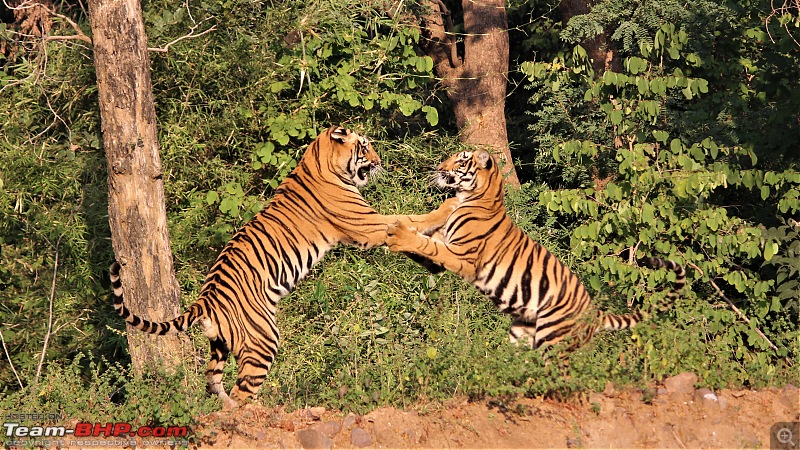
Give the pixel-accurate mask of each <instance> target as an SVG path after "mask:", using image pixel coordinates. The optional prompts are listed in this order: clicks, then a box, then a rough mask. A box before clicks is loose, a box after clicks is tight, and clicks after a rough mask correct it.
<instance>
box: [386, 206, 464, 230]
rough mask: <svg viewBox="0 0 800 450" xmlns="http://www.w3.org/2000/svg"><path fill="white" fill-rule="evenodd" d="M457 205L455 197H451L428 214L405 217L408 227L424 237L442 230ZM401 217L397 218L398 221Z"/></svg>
mask: <svg viewBox="0 0 800 450" xmlns="http://www.w3.org/2000/svg"><path fill="white" fill-rule="evenodd" d="M458 205H459V200H458V198H456V197H451V198H448V199H447V200H445V201H444V202H442V204H441V205H439V207H438V208H436V209H434V210H433V211H431V212H429V213H428V214H418V215H409V216H405V218H406V219H407V220H408V222H409V225H410V226H411V227H412V228H414V229H415V230H417V231H419V232H420V233H422V234H424V235H425V236H430V235H431V234H433V233H434V232H435V231H436V230H438V229H440V228H442V227H443V226H444V224H445V223H446V222H447V218H448V217H450V214H452V213H453V212H454V211H455V210H456V209H457V208H458ZM400 217H403V216H398V219H399V218H400Z"/></svg>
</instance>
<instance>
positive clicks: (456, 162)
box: [436, 150, 496, 192]
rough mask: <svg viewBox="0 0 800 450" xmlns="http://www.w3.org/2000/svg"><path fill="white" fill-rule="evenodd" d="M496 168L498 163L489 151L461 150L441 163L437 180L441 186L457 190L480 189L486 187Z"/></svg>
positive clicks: (437, 169) (469, 190)
mask: <svg viewBox="0 0 800 450" xmlns="http://www.w3.org/2000/svg"><path fill="white" fill-rule="evenodd" d="M494 170H496V164H495V163H494V160H493V159H492V156H491V155H490V154H489V153H488V152H486V151H483V150H479V151H474V152H459V153H456V154H455V155H453V156H451V157H450V158H448V159H447V160H445V161H444V162H443V163H441V164H439V166H438V167H437V168H436V171H437V175H438V176H437V178H436V182H437V184H438V185H439V187H441V188H446V189H455V190H456V191H457V192H472V191H478V190H482V189H484V188H485V185H486V183H488V180H489V178H490V175H491V172H492V171H494Z"/></svg>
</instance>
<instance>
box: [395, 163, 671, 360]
mask: <svg viewBox="0 0 800 450" xmlns="http://www.w3.org/2000/svg"><path fill="white" fill-rule="evenodd" d="M437 173H438V175H437V179H436V182H437V183H438V184H439V186H440V187H442V188H449V189H454V190H455V193H456V194H455V197H453V198H456V199H457V201H458V205H457V206H456V207H455V209H454V211H453V213H452V214H451V215H450V216H449V217H448V218H447V219H446V222H445V223H444V225H443V227H442V228H441V229H439V230H434V233H433V234H432V235H431V230H430V229H424V230H423V229H420V228H419V227H418V226H417V225H415V224H414V223H412V222H411V221H409V220H405V219H403V218H402V217H401V218H400V219H399V220H398V222H397V223H395V224H393V225H392V226H390V227H389V231H388V234H389V236H388V238H387V241H386V244H387V245H388V246H389V249H390V250H392V251H396V252H404V253H414V254H417V255H419V256H420V257H424V258H427V259H429V260H431V261H432V262H433V263H435V264H439V265H441V266H443V267H444V268H445V269H447V270H450V271H451V272H454V273H456V274H457V275H459V276H461V277H462V278H463V279H464V280H466V281H468V282H470V283H472V284H473V285H474V286H475V287H477V288H478V289H479V290H480V291H481V292H483V293H484V294H486V295H487V296H489V298H491V299H492V301H493V302H494V303H495V305H497V307H498V308H499V309H500V311H502V312H504V313H507V314H510V315H511V316H512V317H513V321H512V325H511V329H510V332H509V339H510V341H511V342H512V343H516V344H526V345H528V346H530V347H533V348H539V347H542V346H545V345H553V344H557V343H559V342H561V341H562V340H565V339H567V342H568V343H567V344H566V345H567V346H568V347H567V348H568V349H570V350H574V349H576V348H578V347H579V346H581V345H583V344H584V343H585V342H586V341H587V340H588V339H589V338H591V337H592V336H593V335H594V334H595V333H596V332H597V331H598V330H600V329H613V330H620V329H624V328H630V327H633V326H634V325H636V324H637V323H638V322H640V321H641V320H642V319H643V314H642V313H641V312H636V313H630V314H621V315H620V314H611V313H607V312H604V311H601V310H599V309H598V308H596V307H595V306H594V305H593V303H592V302H591V299H590V297H589V293H588V292H587V290H586V288H585V287H584V285H583V283H581V281H580V279H579V278H578V277H577V276H576V275H575V274H574V273H573V272H572V271H571V270H570V269H569V268H568V267H567V266H565V265H564V264H562V263H561V262H560V261H559V260H558V259H556V257H555V256H553V254H552V253H550V252H549V251H548V250H547V249H546V248H544V247H543V246H542V245H541V244H539V243H538V242H536V241H534V240H533V239H531V238H530V237H528V236H527V235H526V234H525V232H523V231H522V230H521V229H520V228H518V227H517V226H516V225H514V223H513V222H512V221H511V218H510V217H509V216H508V214H507V213H506V210H505V207H504V205H503V182H502V176H501V174H500V170H499V168H498V165H497V163H496V162H495V161H494V160H493V159H492V156H491V155H490V154H489V153H487V152H485V151H475V152H468V151H467V152H460V153H457V154H455V155H453V156H452V157H450V158H449V159H447V160H446V161H444V162H443V163H441V164H440V165H439V167H438V168H437ZM641 263H643V264H645V265H648V266H650V267H653V268H666V269H669V270H672V271H673V272H675V275H676V280H675V282H674V285H673V291H672V292H670V293H669V294H668V296H667V298H666V300H671V299H674V297H676V296H677V291H678V290H680V289H681V288H682V287H683V286H684V284H685V280H686V273H685V271H684V269H683V267H682V266H681V265H680V264H677V263H675V262H673V261H669V260H664V259H659V258H646V259H644V260H642V261H641Z"/></svg>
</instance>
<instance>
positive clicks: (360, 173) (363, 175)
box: [356, 165, 372, 183]
mask: <svg viewBox="0 0 800 450" xmlns="http://www.w3.org/2000/svg"><path fill="white" fill-rule="evenodd" d="M371 169H372V167H371V165H368V166H361V167H360V168H359V169H358V170H357V171H356V177H358V179H359V180H363V181H364V182H365V183H366V182H367V181H369V173H370V170H371Z"/></svg>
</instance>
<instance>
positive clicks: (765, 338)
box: [687, 262, 778, 351]
mask: <svg viewBox="0 0 800 450" xmlns="http://www.w3.org/2000/svg"><path fill="white" fill-rule="evenodd" d="M687 265H689V266H690V267H692V268H693V269H694V270H696V271H698V272H700V276H703V275H704V274H703V271H702V270H701V269H700V268H699V267H697V266H696V265H694V264H693V263H690V262H687ZM708 281H709V283H711V286H713V287H714V289H715V290H716V291H717V294H718V295H719V296H720V297H722V299H723V300H725V302H726V303H727V304H728V306H730V307H731V309H732V310H733V312H735V313H736V315H737V316H739V318H740V319H742V320H743V321H744V322H745V323H746V324H748V325H750V319H748V318H747V316H745V315H744V313H742V311H741V310H740V309H739V308H737V307H736V305H734V304H733V302H732V301H730V300H729V299H728V297H726V296H725V294H723V293H722V289H720V288H719V286H717V283H714V280H712V279H711V278H710V277H709V279H708ZM753 329H754V330H755V331H756V333H758V335H759V336H761V337H762V338H764V340H765V341H767V343H768V344H769V346H770V348H772V349H773V350H775V351H777V350H778V347H776V346H775V344H773V343H772V341H770V340H769V338H768V337H767V335H765V334H764V333H763V332H762V331H761V330H759V329H758V327H753Z"/></svg>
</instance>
